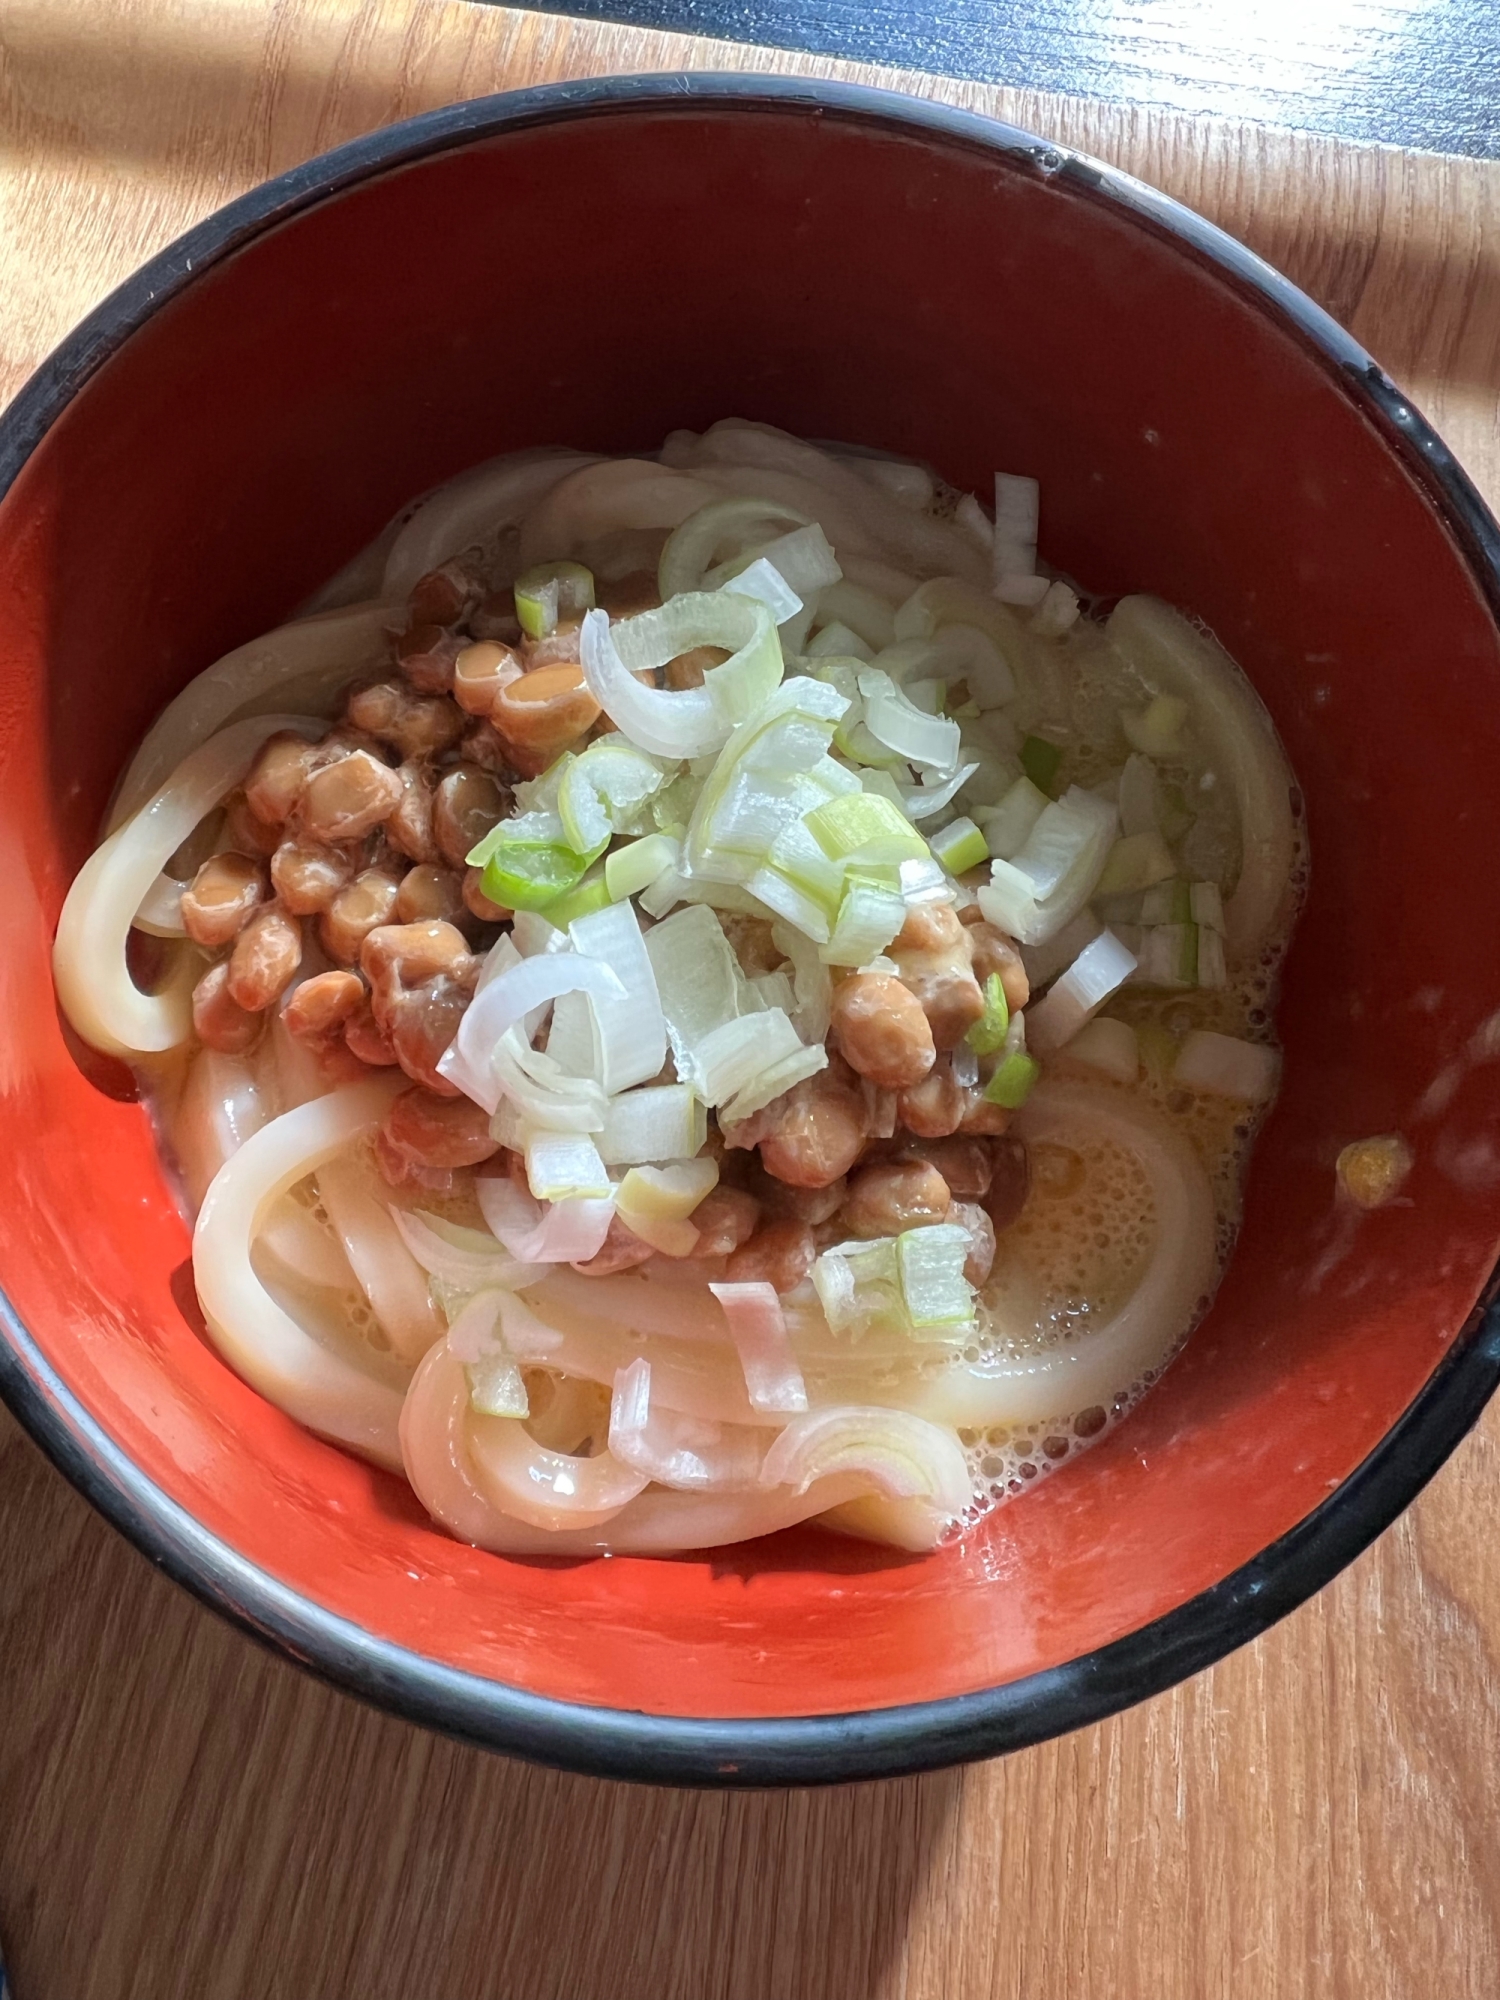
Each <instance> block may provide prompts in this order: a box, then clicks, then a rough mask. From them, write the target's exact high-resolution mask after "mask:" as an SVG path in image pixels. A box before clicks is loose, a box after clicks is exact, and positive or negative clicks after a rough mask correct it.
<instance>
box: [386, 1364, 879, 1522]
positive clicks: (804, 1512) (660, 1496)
mask: <svg viewBox="0 0 1500 2000" xmlns="http://www.w3.org/2000/svg"><path fill="white" fill-rule="evenodd" d="M654 1381H655V1373H654V1364H653V1384H654ZM504 1421H505V1420H504V1419H500V1418H475V1417H474V1415H473V1412H472V1411H471V1410H470V1407H469V1391H468V1381H467V1378H466V1376H465V1374H464V1370H463V1366H462V1364H461V1363H460V1362H458V1361H456V1360H455V1359H454V1357H453V1356H452V1355H451V1354H450V1353H449V1351H448V1347H447V1343H446V1342H442V1343H440V1344H439V1345H438V1346H436V1347H434V1348H433V1349H432V1351H431V1353H430V1354H428V1356H427V1358H426V1359H425V1360H424V1361H423V1362H422V1364H421V1366H420V1367H419V1368H418V1370H417V1372H416V1375H415V1376H414V1377H413V1379H412V1385H411V1388H410V1389H409V1390H408V1391H407V1396H406V1403H405V1406H404V1408H403V1409H402V1412H401V1446H402V1453H403V1457H404V1461H405V1465H406V1476H407V1478H408V1479H409V1480H410V1481H411V1483H412V1486H413V1488H414V1489H415V1491H416V1494H417V1498H418V1499H419V1500H420V1501H421V1502H422V1504H423V1506H424V1507H426V1509H427V1511H428V1512H429V1513H430V1514H431V1515H432V1516H433V1518H434V1519H435V1520H437V1521H440V1522H441V1523H442V1525H443V1526H444V1527H445V1528H447V1529H448V1531H449V1532H450V1533H451V1534H454V1535H456V1536H457V1537H458V1539H459V1540H460V1541H462V1542H472V1543H473V1544H474V1545H475V1547H477V1548H482V1549H492V1550H494V1551H495V1552H496V1553H497V1554H499V1555H526V1556H531V1555H603V1554H607V1553H614V1554H617V1555H670V1554H672V1553H673V1552H674V1551H676V1550H679V1549H711V1548H723V1547H726V1546H727V1545H728V1544H730V1543H732V1542H743V1541H748V1540H749V1539H751V1538H752V1537H753V1536H756V1535H769V1534H774V1533H775V1532H776V1531H777V1530H778V1529H781V1528H789V1527H792V1526H794V1525H795V1524H796V1523H797V1522H798V1521H807V1520H811V1519H812V1518H813V1517H814V1516H815V1515H818V1514H821V1513H822V1512H823V1511H824V1510H825V1509H826V1508H829V1507H837V1506H840V1505H842V1504H843V1503H844V1502H845V1501H848V1500H852V1499H855V1498H857V1497H858V1496H859V1495H860V1494H861V1493H866V1492H868V1491H869V1490H870V1488H871V1484H872V1482H871V1481H870V1480H869V1479H868V1478H866V1477H865V1476H863V1475H862V1474H857V1473H853V1474H839V1475H837V1476H836V1477H834V1478H830V1479H820V1480H818V1481H817V1482H816V1484H815V1485H813V1486H811V1487H809V1488H808V1490H807V1492H806V1493H801V1494H796V1493H792V1492H791V1491H790V1490H789V1489H787V1488H785V1487H782V1488H779V1489H773V1490H772V1491H770V1492H766V1493H726V1494H722V1495H721V1494H705V1493H670V1492H667V1491H665V1490H663V1489H661V1488H654V1489H650V1490H648V1491H646V1492H644V1493H641V1494H640V1495H639V1496H638V1497H637V1498H635V1499H633V1500H631V1501H629V1502H628V1503H627V1504H626V1505H624V1506H622V1507H621V1508H620V1509H619V1511H618V1512H616V1513H614V1514H612V1515H611V1516H610V1518H609V1519H608V1520H607V1521H605V1522H604V1523H602V1525H599V1526H595V1527H584V1528H560V1529H556V1530H551V1529H547V1528H539V1527H535V1526H533V1525H532V1524H531V1523H530V1522H527V1521H521V1520H518V1519H516V1517H515V1516H514V1515H513V1514H511V1513H509V1512H506V1511H504V1510H502V1509H501V1508H500V1507H498V1506H497V1505H496V1504H495V1503H494V1501H493V1500H492V1499H491V1498H490V1497H489V1494H488V1493H487V1491H486V1489H485V1486H484V1484H483V1483H482V1482H481V1478H480V1475H479V1472H478V1469H477V1467H476V1464H475V1460H474V1456H473V1444H472V1435H471V1425H473V1424H479V1425H484V1424H494V1423H500V1422H504ZM516 1428H517V1430H518V1431H519V1430H520V1428H521V1427H520V1425H519V1424H518V1425H517V1426H516ZM522 1435H523V1436H524V1435H525V1433H524V1432H523V1433H522ZM533 1449H535V1450H537V1451H539V1450H540V1447H533ZM593 1462H594V1461H592V1460H587V1461H581V1462H580V1464H592V1463H593Z"/></svg>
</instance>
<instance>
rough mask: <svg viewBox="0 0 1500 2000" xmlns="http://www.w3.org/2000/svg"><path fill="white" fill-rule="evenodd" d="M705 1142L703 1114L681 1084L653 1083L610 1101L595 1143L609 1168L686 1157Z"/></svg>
mask: <svg viewBox="0 0 1500 2000" xmlns="http://www.w3.org/2000/svg"><path fill="white" fill-rule="evenodd" d="M707 1138H708V1112H707V1109H706V1108H705V1106H704V1104H703V1101H702V1099H701V1098H700V1097H699V1096H698V1095H697V1093H696V1091H694V1090H693V1088H692V1086H691V1085H690V1084H686V1083H652V1084H647V1085H645V1086H644V1088H642V1089H640V1090H627V1091H623V1092H621V1094H620V1095H619V1096H618V1097H612V1098H610V1100H609V1103H608V1106H607V1108H606V1110H605V1114H604V1129H603V1131H602V1132H600V1133H599V1135H598V1137H597V1139H596V1141H595V1143H596V1144H597V1146H598V1148H599V1156H600V1158H601V1159H602V1160H603V1161H604V1163H605V1165H606V1166H609V1167H624V1166H641V1165H644V1164H645V1163H646V1162H647V1161H652V1160H685V1159H691V1158H692V1157H693V1156H694V1155H695V1154H696V1153H697V1152H698V1151H699V1150H700V1148H701V1147H702V1146H703V1145H704V1143H705V1142H706V1140H707Z"/></svg>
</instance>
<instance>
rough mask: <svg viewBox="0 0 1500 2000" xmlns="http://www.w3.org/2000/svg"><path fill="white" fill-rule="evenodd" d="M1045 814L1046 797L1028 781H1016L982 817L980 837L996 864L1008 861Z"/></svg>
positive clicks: (1024, 843)
mask: <svg viewBox="0 0 1500 2000" xmlns="http://www.w3.org/2000/svg"><path fill="white" fill-rule="evenodd" d="M1046 810H1047V794H1046V793H1045V792H1044V791H1043V790H1042V789H1041V787H1040V786H1039V785H1034V784H1033V783H1032V781H1031V779H1030V778H1024V777H1022V778H1017V779H1016V780H1015V782H1014V783H1013V784H1012V785H1011V786H1010V788H1009V790H1008V791H1007V792H1006V793H1005V794H1004V796H1003V797H1002V798H1001V800H1000V803H999V805H997V806H996V807H995V808H994V809H993V811H991V812H987V813H986V814H985V815H984V837H985V839H986V841H988V843H989V850H990V853H991V854H993V855H994V857H995V859H996V860H997V861H1009V860H1011V859H1012V857H1013V856H1015V855H1017V854H1019V853H1020V851H1021V849H1022V848H1023V847H1024V846H1025V845H1026V843H1027V841H1028V840H1029V839H1030V838H1031V831H1032V828H1033V827H1034V826H1035V825H1036V823H1037V821H1038V820H1039V819H1040V818H1041V816H1042V814H1043V813H1044V812H1045V811H1046Z"/></svg>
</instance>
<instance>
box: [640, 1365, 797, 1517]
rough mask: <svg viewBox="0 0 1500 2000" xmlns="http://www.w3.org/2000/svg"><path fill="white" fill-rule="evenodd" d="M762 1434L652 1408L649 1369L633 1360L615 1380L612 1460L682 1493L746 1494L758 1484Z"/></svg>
mask: <svg viewBox="0 0 1500 2000" xmlns="http://www.w3.org/2000/svg"><path fill="white" fill-rule="evenodd" d="M763 1439H764V1433H763V1432H757V1431H755V1430H752V1429H749V1428H748V1427H745V1426H741V1425H734V1426H729V1425H722V1424H717V1423H705V1422H704V1421H703V1420H702V1419H701V1418H697V1417H689V1416H684V1415H683V1414H682V1412H681V1411H679V1410H668V1409H662V1408H659V1407H655V1406H654V1405H653V1402H652V1396H651V1363H650V1362H649V1361H648V1360H647V1359H646V1357H645V1355H643V1354H642V1355H637V1357H636V1358H635V1360H634V1361H632V1362H630V1363H629V1365H628V1366H627V1367H624V1368H622V1369H620V1371H619V1372H618V1374H617V1375H616V1376H615V1379H614V1385H613V1390H612V1393H611V1396H610V1406H609V1449H610V1455H611V1457H613V1458H615V1459H617V1460H618V1461H619V1462H620V1464H621V1465H628V1466H630V1467H631V1468H632V1470H634V1471H635V1472H637V1473H640V1474H642V1475H643V1476H644V1477H645V1478H647V1479H650V1480H653V1481H654V1482H655V1483H656V1484H657V1485H658V1486H665V1487H668V1488H670V1489H671V1490H672V1491H674V1492H681V1493H748V1492H749V1491H751V1490H752V1489H753V1488H754V1487H755V1485H756V1483H757V1480H758V1476H759V1473H760V1462H761V1458H762V1456H763V1454H764V1443H763Z"/></svg>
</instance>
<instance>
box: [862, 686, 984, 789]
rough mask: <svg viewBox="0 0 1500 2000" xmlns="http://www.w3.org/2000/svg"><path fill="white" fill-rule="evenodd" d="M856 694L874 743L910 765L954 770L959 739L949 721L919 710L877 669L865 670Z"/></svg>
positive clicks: (951, 722) (946, 770)
mask: <svg viewBox="0 0 1500 2000" xmlns="http://www.w3.org/2000/svg"><path fill="white" fill-rule="evenodd" d="M859 691H860V693H861V694H862V695H863V696H864V698H865V726H866V727H867V728H868V729H869V731H870V734H871V735H872V736H873V737H874V738H875V739H876V741H877V742H880V743H884V744H885V746H886V747H887V749H890V750H895V751H898V752H899V753H900V755H901V756H902V757H904V758H906V759H907V760H908V761H909V762H911V763H913V764H929V765H931V766H932V767H933V769H934V770H938V771H941V772H943V773H945V774H946V773H947V772H950V771H952V770H954V769H955V768H956V766H957V764H958V757H959V751H960V749H961V748H962V735H961V732H960V730H959V727H958V724H957V723H956V722H954V721H953V720H952V719H951V717H949V716H946V715H931V714H929V713H928V712H927V711H926V710H925V709H921V708H918V707H917V705H916V704H915V702H913V701H911V700H910V699H909V698H908V696H907V695H906V693H905V692H904V690H903V689H901V688H899V687H897V685H896V683H895V682H894V681H893V680H892V679H891V677H890V675H889V674H887V673H883V672H882V671H881V669H880V668H879V667H866V668H865V669H864V671H863V672H862V673H861V674H860V677H859Z"/></svg>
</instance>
